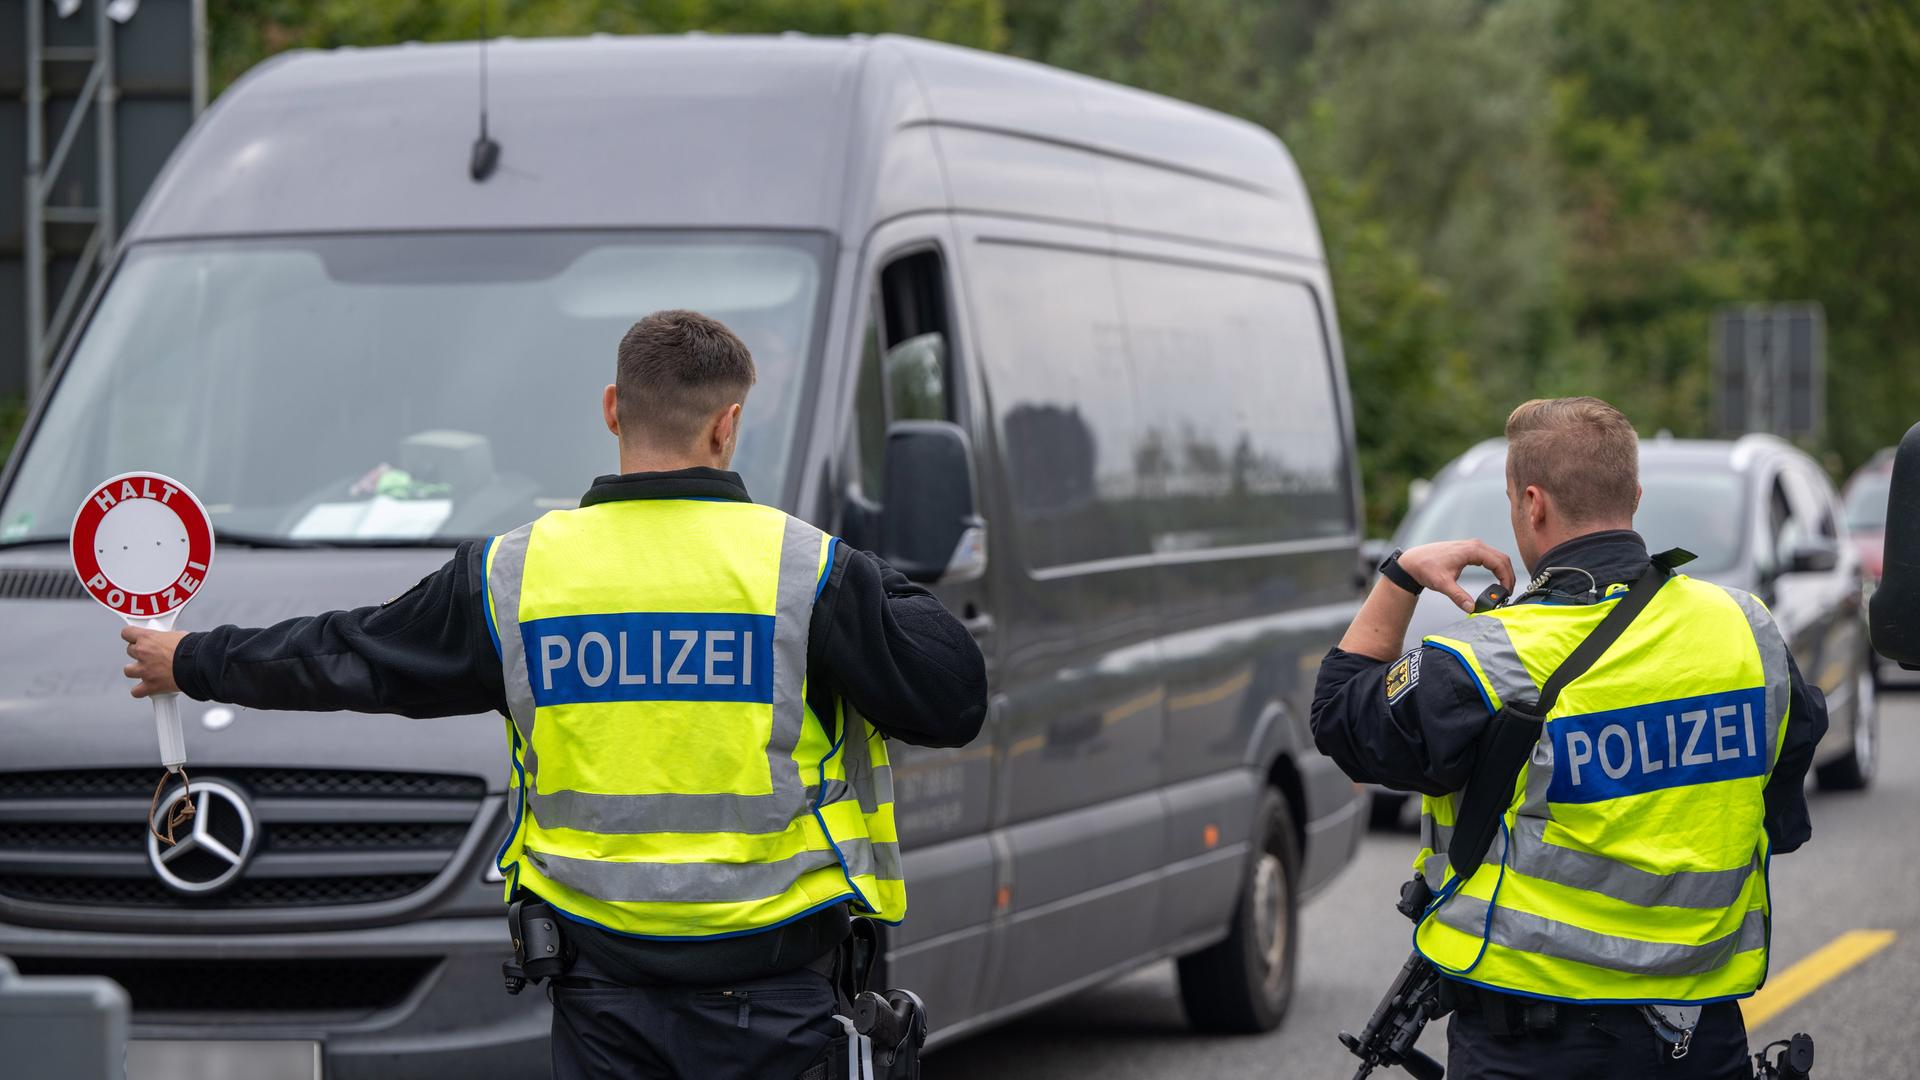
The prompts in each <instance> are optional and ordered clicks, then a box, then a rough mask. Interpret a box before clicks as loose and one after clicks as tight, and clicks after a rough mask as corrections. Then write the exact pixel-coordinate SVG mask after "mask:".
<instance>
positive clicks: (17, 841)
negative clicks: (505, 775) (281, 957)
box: [0, 768, 486, 917]
mask: <svg viewBox="0 0 1920 1080" xmlns="http://www.w3.org/2000/svg"><path fill="white" fill-rule="evenodd" d="M153 780H154V773H153V771H151V770H147V769H71V770H60V771H44V772H16V773H0V898H5V899H11V900H16V901H22V902H26V903H34V904H43V905H57V906H59V907H61V908H63V909H67V910H75V909H89V908H91V909H103V910H111V911H119V912H127V911H132V910H140V909H145V910H150V911H155V912H167V911H176V912H182V913H190V912H194V911H206V910H209V909H213V910H220V909H252V910H259V909H288V910H289V911H290V912H291V911H293V910H296V909H302V908H323V909H333V910H338V909H340V908H342V907H346V906H350V905H355V904H374V903H382V902H386V901H393V900H399V899H402V898H405V897H408V896H412V895H414V894H416V893H419V892H420V891H421V890H423V889H425V888H427V887H428V886H429V885H431V884H432V883H433V882H434V881H435V880H436V879H437V878H438V877H439V876H440V874H441V873H442V872H443V871H444V870H445V869H446V867H447V865H448V863H449V862H450V861H451V860H452V859H453V858H454V856H455V854H456V853H457V852H459V851H460V850H462V848H463V847H464V846H465V845H466V843H467V838H468V835H469V833H470V832H471V831H472V830H473V829H474V828H476V824H475V819H476V816H477V815H478V814H479V811H480V807H481V800H482V798H483V797H484V796H485V794H486V782H485V781H484V780H481V779H480V778H478V777H473V776H458V775H450V774H440V773H405V772H381V771H374V770H339V769H294V768H251V769H249V768H234V769H223V770H220V771H218V772H215V771H214V770H212V769H209V770H207V771H205V772H204V773H195V774H194V781H195V783H196V784H198V783H200V782H203V781H215V780H217V781H219V782H220V783H222V784H223V785H224V786H226V787H228V788H230V789H232V790H234V791H236V792H239V793H240V794H241V795H242V796H243V797H244V798H245V800H246V802H247V804H248V806H249V808H250V809H251V811H252V813H253V816H254V820H255V829H254V836H255V847H254V851H253V853H252V855H251V857H250V861H249V862H248V863H247V865H246V868H245V869H244V870H243V871H242V873H241V874H240V876H239V878H237V879H236V880H234V881H233V882H231V883H230V884H228V885H227V886H226V887H225V888H222V889H219V890H217V891H215V892H213V893H212V894H211V895H196V894H190V893H183V892H180V891H177V890H175V889H174V888H173V887H172V886H170V885H168V884H166V883H164V882H163V881H162V880H161V878H160V876H159V875H158V874H157V873H156V872H155V870H154V868H153V866H152V864H151V863H150V862H149V861H148V855H147V832H146V823H145V818H146V811H147V806H148V801H149V799H150V798H151V796H152V793H153V788H152V784H153ZM229 812H230V811H229ZM215 820H216V821H218V820H221V819H219V818H218V817H216V819H215ZM233 820H234V822H235V823H234V824H231V825H230V826H229V827H228V828H229V830H230V834H229V835H227V836H223V837H222V839H225V840H227V841H228V842H230V843H237V841H238V837H239V832H238V825H237V820H238V819H237V818H235V819H233ZM202 858H203V856H202V853H200V852H191V853H189V854H188V855H187V856H186V857H185V858H182V859H179V860H178V861H176V862H174V863H173V864H171V866H172V868H173V869H175V870H176V871H181V870H182V869H183V868H185V867H191V866H195V865H210V866H211V868H210V869H208V870H207V871H206V876H207V877H211V876H213V875H214V874H216V873H218V872H220V870H222V869H224V867H223V866H221V865H219V864H218V863H217V861H216V862H214V863H212V864H207V863H204V862H203V863H198V864H196V863H195V862H194V860H200V859H202ZM205 858H206V859H211V858H212V856H210V855H209V856H205ZM183 917H184V914H183Z"/></svg>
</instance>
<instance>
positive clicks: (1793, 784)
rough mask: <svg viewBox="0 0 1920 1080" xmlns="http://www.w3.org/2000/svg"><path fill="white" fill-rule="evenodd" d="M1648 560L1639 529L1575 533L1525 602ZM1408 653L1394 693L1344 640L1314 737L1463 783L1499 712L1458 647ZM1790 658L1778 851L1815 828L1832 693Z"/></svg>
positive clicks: (1353, 754) (1364, 768)
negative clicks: (1810, 801)
mask: <svg viewBox="0 0 1920 1080" xmlns="http://www.w3.org/2000/svg"><path fill="white" fill-rule="evenodd" d="M1648 561H1649V556H1648V554H1647V545H1646V542H1645V541H1644V540H1642V539H1641V538H1640V534H1639V533H1636V532H1632V531H1629V530H1625V529H1621V530H1610V531H1607V532H1597V533H1589V534H1587V535H1586V536H1581V537H1576V538H1574V539H1572V540H1569V541H1567V542H1566V543H1564V544H1561V545H1559V546H1558V547H1555V548H1554V549H1553V550H1551V551H1549V552H1547V553H1546V554H1544V555H1542V556H1541V557H1540V565H1541V566H1543V567H1552V568H1553V569H1552V570H1550V571H1548V572H1546V573H1544V574H1542V575H1541V577H1540V578H1537V579H1536V580H1535V581H1534V582H1533V584H1532V587H1531V592H1530V594H1529V595H1527V596H1523V597H1522V598H1521V600H1520V602H1522V603H1528V602H1536V601H1545V600H1551V601H1553V602H1557V603H1591V602H1592V599H1591V593H1590V590H1591V589H1593V587H1594V584H1595V583H1596V582H1597V583H1598V584H1599V585H1602V586H1605V585H1610V584H1615V583H1618V582H1631V581H1633V580H1635V579H1636V578H1638V577H1639V576H1640V575H1641V574H1643V573H1645V572H1646V569H1647V563H1648ZM1682 569H1684V567H1683V568H1682ZM1588 574H1591V575H1592V579H1591V580H1589V578H1588V576H1587V575H1588ZM1407 656H1408V657H1410V658H1411V659H1410V660H1409V663H1408V665H1407V669H1406V670H1407V672H1408V682H1409V685H1407V686H1406V687H1405V688H1403V689H1402V688H1399V687H1396V691H1397V692H1396V693H1395V694H1391V695H1390V694H1388V692H1387V670H1388V667H1389V662H1388V661H1384V660H1375V659H1374V658H1372V657H1370V656H1361V655H1360V654H1358V653H1350V652H1347V651H1345V650H1343V649H1339V648H1335V649H1334V650H1333V651H1332V652H1329V653H1328V654H1327V656H1326V659H1324V660H1322V661H1321V662H1320V674H1319V676H1318V678H1317V679H1316V680H1315V682H1314V690H1313V713H1312V720H1313V737H1314V742H1315V743H1317V744H1318V745H1319V747H1320V751H1321V752H1322V753H1324V754H1326V755H1327V756H1328V757H1330V758H1332V759H1333V760H1334V763H1335V764H1337V765H1339V766H1340V768H1341V769H1342V770H1343V771H1344V772H1345V773H1346V774H1347V775H1348V776H1350V777H1352V778H1353V779H1355V780H1359V781H1362V782H1366V783H1375V784H1383V785H1385V786H1387V787H1390V788H1396V789H1399V790H1402V791H1418V792H1422V793H1424V794H1427V795H1436V796H1437V795H1445V794H1446V793H1448V792H1450V791H1459V790H1460V789H1461V788H1463V787H1465V786H1466V782H1467V777H1468V776H1469V775H1470V774H1471V773H1472V772H1473V765H1474V761H1475V757H1476V753H1477V751H1478V749H1479V738H1480V733H1481V732H1482V731H1483V730H1485V728H1486V726H1487V722H1488V721H1489V720H1491V719H1492V714H1490V713H1489V712H1488V711H1487V705H1486V701H1485V699H1484V698H1482V697H1481V696H1480V691H1479V689H1478V688H1477V687H1476V686H1475V684H1474V682H1473V677H1472V676H1471V675H1469V674H1468V673H1467V670H1466V668H1465V667H1464V666H1462V664H1461V662H1460V661H1459V660H1458V659H1457V658H1455V657H1454V656H1453V655H1452V654H1451V653H1447V652H1444V651H1441V650H1439V649H1435V648H1432V647H1429V646H1421V645H1416V646H1415V647H1414V649H1413V651H1412V652H1410V653H1408V654H1407ZM1787 666H1788V668H1789V670H1790V672H1791V674H1792V678H1793V682H1792V687H1791V689H1790V691H1789V698H1788V712H1787V731H1786V739H1785V742H1784V745H1783V746H1782V747H1781V750H1780V758H1779V760H1778V761H1776V762H1775V763H1774V767H1773V773H1772V775H1771V776H1769V777H1768V778H1767V786H1766V789H1765V800H1766V829H1767V835H1768V837H1769V838H1770V839H1771V840H1772V843H1773V852H1774V854H1776V855H1779V854H1785V853H1787V852H1789V851H1792V850H1794V849H1795V848H1798V847H1799V846H1800V845H1802V844H1804V843H1806V842H1807V840H1808V839H1809V838H1811V837H1812V835H1813V820H1812V817H1811V816H1810V815H1809V814H1808V812H1807V796H1806V790H1805V783H1806V777H1807V768H1808V766H1810V765H1812V764H1813V750H1814V747H1815V746H1816V745H1818V744H1819V742H1820V737H1821V736H1822V735H1825V734H1826V732H1827V702H1826V698H1825V697H1823V696H1822V695H1821V693H1820V689H1819V687H1815V686H1808V685H1807V684H1806V681H1805V680H1803V679H1802V678H1801V677H1800V669H1799V668H1798V667H1797V666H1795V665H1794V663H1793V657H1792V656H1791V655H1789V656H1788V657H1787Z"/></svg>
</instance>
